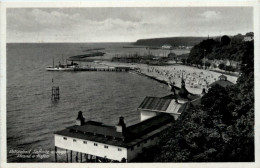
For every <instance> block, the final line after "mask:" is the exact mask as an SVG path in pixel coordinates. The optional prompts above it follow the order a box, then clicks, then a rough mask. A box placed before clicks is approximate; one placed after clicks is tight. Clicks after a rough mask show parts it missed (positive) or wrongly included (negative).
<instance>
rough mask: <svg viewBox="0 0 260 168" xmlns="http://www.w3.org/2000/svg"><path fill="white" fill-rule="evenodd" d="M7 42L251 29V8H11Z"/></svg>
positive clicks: (127, 38)
mask: <svg viewBox="0 0 260 168" xmlns="http://www.w3.org/2000/svg"><path fill="white" fill-rule="evenodd" d="M6 15H7V42H135V41H136V40H138V39H146V38H158V37H176V36H204V37H206V36H208V35H209V36H219V35H235V34H238V33H241V34H245V33H246V32H251V31H253V8H252V7H203V8H202V7H189V8H188V7H167V8H165V7H161V8H160V7H150V8H141V7H135V8H133V7H124V8H118V7H114V8H113V7H104V8H93V7H91V8H8V9H7V14H6Z"/></svg>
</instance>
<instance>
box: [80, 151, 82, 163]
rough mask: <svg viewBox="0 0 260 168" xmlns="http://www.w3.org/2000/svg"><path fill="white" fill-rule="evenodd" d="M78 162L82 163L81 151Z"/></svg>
mask: <svg viewBox="0 0 260 168" xmlns="http://www.w3.org/2000/svg"><path fill="white" fill-rule="evenodd" d="M80 163H82V153H81V152H80Z"/></svg>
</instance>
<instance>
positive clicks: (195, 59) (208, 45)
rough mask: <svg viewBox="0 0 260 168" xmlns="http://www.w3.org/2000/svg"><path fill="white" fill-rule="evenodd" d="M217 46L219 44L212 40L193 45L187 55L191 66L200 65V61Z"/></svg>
mask: <svg viewBox="0 0 260 168" xmlns="http://www.w3.org/2000/svg"><path fill="white" fill-rule="evenodd" d="M217 44H219V42H217V41H215V40H213V39H207V40H203V41H202V42H201V43H199V44H198V45H195V46H194V47H193V48H192V49H191V51H190V55H189V60H191V64H200V63H201V59H203V58H204V54H205V56H206V55H207V54H208V53H211V52H212V50H213V48H214V47H215V46H216V45H217Z"/></svg>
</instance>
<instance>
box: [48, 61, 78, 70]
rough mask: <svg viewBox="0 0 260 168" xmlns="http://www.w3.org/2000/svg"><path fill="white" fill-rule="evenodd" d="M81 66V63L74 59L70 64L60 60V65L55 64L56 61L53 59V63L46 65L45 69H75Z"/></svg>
mask: <svg viewBox="0 0 260 168" xmlns="http://www.w3.org/2000/svg"><path fill="white" fill-rule="evenodd" d="M77 68H79V65H78V64H77V63H74V62H73V61H71V63H70V64H67V63H66V64H61V63H60V62H59V65H56V66H55V65H54V61H53V65H52V66H49V67H46V68H45V69H46V70H47V71H74V70H75V69H77Z"/></svg>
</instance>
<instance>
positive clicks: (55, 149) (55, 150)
mask: <svg viewBox="0 0 260 168" xmlns="http://www.w3.org/2000/svg"><path fill="white" fill-rule="evenodd" d="M54 152H55V154H54V156H55V162H57V147H56V146H55V148H54Z"/></svg>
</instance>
